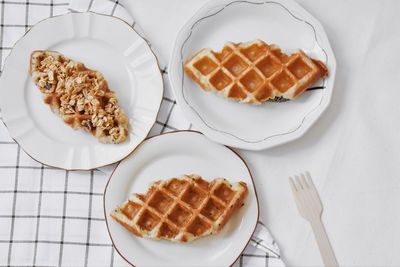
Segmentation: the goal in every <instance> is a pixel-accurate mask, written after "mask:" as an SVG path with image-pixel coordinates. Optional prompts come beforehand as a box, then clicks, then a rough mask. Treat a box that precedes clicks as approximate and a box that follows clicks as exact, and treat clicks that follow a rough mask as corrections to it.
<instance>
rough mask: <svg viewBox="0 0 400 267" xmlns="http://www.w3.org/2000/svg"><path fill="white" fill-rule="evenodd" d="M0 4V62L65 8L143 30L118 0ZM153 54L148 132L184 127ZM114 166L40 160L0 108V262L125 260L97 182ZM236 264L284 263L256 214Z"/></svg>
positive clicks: (186, 125) (102, 184) (40, 0)
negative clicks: (158, 90)
mask: <svg viewBox="0 0 400 267" xmlns="http://www.w3.org/2000/svg"><path fill="white" fill-rule="evenodd" d="M1 10H2V13H1V14H0V16H1V17H0V22H1V26H0V29H1V34H0V48H1V50H0V62H1V63H2V66H3V64H4V60H5V58H6V56H7V55H8V53H9V52H10V50H11V49H12V47H13V45H14V43H15V42H16V41H17V40H18V39H19V38H21V36H22V35H23V34H24V33H25V32H26V31H27V30H28V29H29V28H30V27H31V26H33V25H34V24H35V23H37V22H39V21H40V20H42V19H45V18H47V17H51V16H56V15H60V14H64V13H66V12H84V11H93V12H97V13H101V14H107V15H111V16H116V17H118V18H121V19H123V20H124V21H126V22H127V23H128V24H130V25H132V26H133V27H134V29H135V30H136V31H137V32H138V33H139V34H141V35H142V36H143V37H144V38H145V34H144V33H143V31H142V30H141V29H140V27H139V25H138V24H137V23H136V21H135V20H134V19H133V17H132V16H131V15H130V14H129V12H128V11H127V9H125V8H124V6H123V5H122V4H121V3H120V2H119V1H118V0H72V1H71V2H69V1H68V0H37V1H35V2H28V1H22V0H14V1H3V2H2V3H1ZM175 15H177V14H175ZM171 38H173V37H171ZM147 41H148V43H149V45H150V46H151V40H147ZM153 50H154V52H155V53H156V54H158V52H157V51H156V50H155V49H153ZM159 59H160V57H159ZM160 62H162V63H161V64H162V65H161V68H162V70H163V76H164V82H165V85H166V90H165V94H164V98H163V102H162V106H161V110H160V113H159V116H158V118H157V122H156V124H155V126H154V127H153V128H152V130H151V133H150V135H154V134H159V133H163V132H166V131H171V130H176V129H190V128H191V124H190V123H189V122H187V121H186V120H185V119H184V118H183V116H182V114H181V113H180V110H179V108H178V107H177V105H176V101H175V99H174V97H173V94H172V92H171V90H170V88H169V84H168V79H167V75H168V73H167V71H166V68H165V66H166V65H167V60H165V59H161V60H160ZM114 168H115V165H110V166H105V167H102V168H99V169H96V170H92V171H63V170H59V169H55V168H51V167H47V166H44V165H42V164H40V163H38V162H36V161H34V160H33V159H31V158H30V157H29V156H28V155H27V154H26V153H25V152H24V151H23V150H22V149H21V147H19V146H18V144H16V143H15V142H14V141H13V140H12V138H11V137H10V135H9V134H8V132H7V129H6V127H5V125H4V123H3V122H2V121H1V113H0V178H1V179H0V203H2V205H0V266H3V265H4V266H6V265H8V266H127V265H128V264H127V263H126V262H125V261H124V260H123V259H122V258H121V257H120V256H119V255H118V253H116V251H115V250H114V248H113V247H112V244H111V241H110V238H109V236H108V233H107V229H106V225H105V222H104V215H103V208H102V194H103V190H104V187H105V184H106V182H107V180H108V178H109V176H110V174H111V172H112V170H113V169H114ZM235 266H284V263H283V262H282V260H281V257H280V252H279V248H278V246H277V244H276V243H275V241H274V239H273V238H272V236H271V234H270V233H269V231H268V229H267V228H266V227H265V226H264V225H263V224H262V223H261V222H260V223H259V224H258V225H257V229H256V231H255V233H254V235H253V237H252V238H251V240H250V242H249V245H248V246H247V247H246V249H245V251H244V252H243V254H242V255H241V257H240V258H239V259H238V260H237V262H236V263H235Z"/></svg>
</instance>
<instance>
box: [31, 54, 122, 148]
mask: <svg viewBox="0 0 400 267" xmlns="http://www.w3.org/2000/svg"><path fill="white" fill-rule="evenodd" d="M29 72H30V75H31V77H32V80H33V81H34V83H35V84H36V85H37V87H38V88H39V90H40V92H42V93H43V95H44V102H45V103H46V104H48V105H49V106H50V108H51V110H52V111H53V112H55V113H57V114H58V115H59V116H60V117H61V118H62V119H63V120H64V122H65V123H66V124H68V125H69V126H71V127H72V128H74V129H84V130H86V131H87V132H89V133H91V134H92V135H93V136H95V137H96V138H98V140H99V141H100V142H102V143H120V142H123V141H125V140H126V138H127V137H128V119H127V117H126V115H125V112H124V111H123V110H122V108H121V107H120V105H119V103H118V99H117V96H116V95H115V93H114V92H113V91H111V90H110V88H109V87H108V84H107V81H106V80H105V79H104V77H103V75H102V74H101V73H100V72H98V71H94V70H91V69H88V68H87V67H86V66H85V65H84V64H83V63H80V62H77V61H74V60H72V59H70V58H67V57H65V56H63V55H62V54H60V53H58V52H54V51H47V50H38V51H33V52H32V54H31V58H30V70H29Z"/></svg>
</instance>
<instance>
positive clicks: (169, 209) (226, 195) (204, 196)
mask: <svg viewBox="0 0 400 267" xmlns="http://www.w3.org/2000/svg"><path fill="white" fill-rule="evenodd" d="M247 192H248V190H247V185H246V184H245V183H244V182H238V183H236V184H234V185H231V184H230V183H229V182H228V181H227V180H225V179H222V178H218V179H214V180H213V181H212V182H210V183H209V182H207V181H206V180H204V179H203V178H202V177H200V176H197V175H185V176H184V177H182V178H180V179H178V178H172V179H169V180H166V181H157V182H155V183H153V184H152V185H151V187H150V188H149V190H148V191H147V193H146V194H145V195H143V194H133V195H132V196H131V197H130V198H129V200H128V201H126V202H125V203H123V204H122V205H121V206H119V207H117V208H116V209H115V210H114V211H113V212H112V213H111V216H112V217H113V218H114V219H115V220H116V221H117V222H119V223H120V224H121V225H123V226H124V227H125V228H126V229H128V230H129V231H131V232H132V233H134V234H135V235H137V236H140V237H147V238H151V239H156V240H158V239H165V240H170V241H174V242H190V241H193V240H195V239H197V238H200V237H203V236H206V235H213V234H217V233H218V232H219V231H220V230H221V229H222V228H223V227H224V225H225V224H226V223H227V221H228V220H229V219H230V218H231V217H232V215H233V214H234V213H235V212H236V211H237V210H238V209H239V208H240V207H241V206H243V205H244V199H245V198H246V196H247Z"/></svg>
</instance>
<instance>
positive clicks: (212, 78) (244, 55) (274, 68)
mask: <svg viewBox="0 0 400 267" xmlns="http://www.w3.org/2000/svg"><path fill="white" fill-rule="evenodd" d="M316 62H317V61H313V60H311V59H310V58H308V57H307V56H306V55H305V54H304V53H303V52H302V51H299V52H296V53H294V54H292V55H290V56H288V55H286V54H284V53H282V51H281V49H280V48H279V47H277V46H276V45H267V44H266V43H264V42H263V41H260V40H256V41H254V42H249V43H241V44H233V43H227V44H225V46H224V48H223V49H222V51H221V52H219V53H216V52H213V51H211V50H210V49H203V50H201V51H199V52H198V53H197V54H195V55H194V56H193V57H192V58H191V59H189V60H188V61H187V63H186V64H185V70H186V72H187V73H188V75H189V76H190V77H192V78H193V79H194V80H195V81H196V82H198V83H199V84H200V86H201V87H202V88H203V89H205V90H210V89H211V90H213V91H215V92H218V93H219V94H222V95H223V96H225V97H227V98H230V99H234V100H237V101H241V102H246V103H252V104H260V103H262V102H264V101H267V100H270V99H275V98H280V97H283V98H286V99H294V98H295V97H297V96H298V95H299V94H301V93H302V92H303V91H305V90H306V89H307V88H308V87H309V86H311V85H312V84H313V83H314V82H316V81H317V80H318V79H319V78H321V77H323V76H324V75H326V70H324V69H321V66H320V64H322V63H316Z"/></svg>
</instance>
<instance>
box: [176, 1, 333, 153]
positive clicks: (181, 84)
mask: <svg viewBox="0 0 400 267" xmlns="http://www.w3.org/2000/svg"><path fill="white" fill-rule="evenodd" d="M255 39H262V40H264V41H265V42H267V43H275V44H278V45H279V46H280V47H281V48H282V49H283V50H284V51H285V52H287V53H289V52H293V51H294V50H296V49H299V48H300V49H302V50H304V51H305V52H306V53H307V54H308V55H310V56H312V57H314V58H317V59H319V60H321V61H323V62H325V63H326V64H327V67H328V70H329V77H328V78H327V79H325V80H323V81H321V83H320V84H317V85H316V86H323V87H325V88H324V89H323V90H313V91H308V92H305V93H304V94H303V95H302V96H301V97H300V98H299V99H297V100H295V101H288V102H285V103H272V102H267V103H264V104H262V105H259V106H251V105H246V104H241V103H237V102H234V101H230V100H226V99H224V98H223V97H221V96H218V95H216V94H214V93H210V92H205V91H203V90H201V89H200V87H199V86H198V85H197V84H196V83H195V82H193V81H192V80H191V79H190V78H189V77H188V76H187V75H185V74H184V72H183V63H184V62H185V60H186V59H187V58H189V57H190V56H191V55H193V54H194V53H195V52H197V51H198V50H200V49H202V48H206V47H209V48H212V49H213V50H217V51H218V50H220V49H221V48H222V47H223V45H224V44H225V43H226V42H227V41H233V42H247V41H252V40H255ZM335 72H336V61H335V57H334V55H333V52H332V49H331V47H330V44H329V41H328V38H327V36H326V34H325V32H324V30H323V28H322V26H321V24H320V23H319V22H318V21H317V20H316V19H315V18H314V17H313V16H311V15H310V14H309V13H308V12H307V11H305V10H304V9H303V8H302V7H301V6H299V5H298V4H297V3H295V2H294V1H292V0H276V1H261V0H249V1H232V0H215V1H210V2H208V3H207V4H206V5H205V6H204V7H203V8H201V9H200V10H199V11H198V12H197V13H196V14H195V15H194V16H193V17H192V18H191V19H190V20H189V21H188V22H187V23H186V24H185V25H184V26H183V28H182V29H181V31H180V32H179V34H178V36H177V39H176V42H175V46H174V50H173V53H172V56H171V60H170V65H169V78H170V82H171V84H172V88H173V90H174V93H175V96H176V99H177V102H178V104H179V105H180V107H181V108H182V110H183V113H184V114H186V116H187V118H188V119H189V120H190V121H191V122H193V124H194V126H195V128H197V129H199V130H200V131H202V132H203V133H204V134H205V135H207V136H208V137H209V138H211V139H212V140H214V141H216V142H219V143H222V144H225V145H229V146H234V147H238V148H243V149H249V150H261V149H266V148H270V147H273V146H276V145H279V144H283V143H286V142H289V141H291V140H294V139H297V138H299V137H301V136H302V135H303V134H304V133H305V132H306V131H307V130H308V129H309V128H310V127H311V125H312V124H313V123H314V122H315V121H316V120H317V118H318V117H319V116H320V115H321V114H322V112H323V111H324V110H325V109H326V108H327V106H328V105H329V102H330V99H331V95H332V91H333V83H334V80H335Z"/></svg>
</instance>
